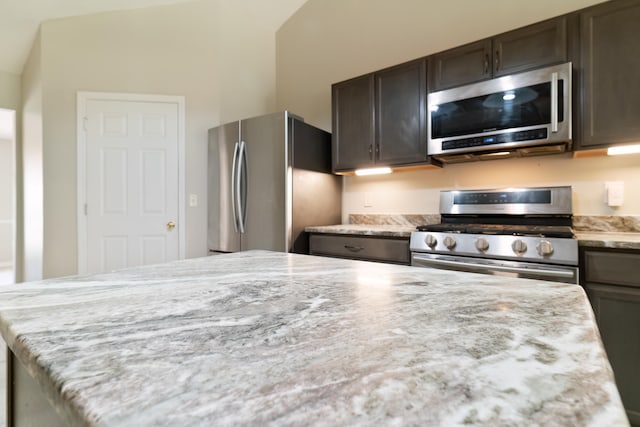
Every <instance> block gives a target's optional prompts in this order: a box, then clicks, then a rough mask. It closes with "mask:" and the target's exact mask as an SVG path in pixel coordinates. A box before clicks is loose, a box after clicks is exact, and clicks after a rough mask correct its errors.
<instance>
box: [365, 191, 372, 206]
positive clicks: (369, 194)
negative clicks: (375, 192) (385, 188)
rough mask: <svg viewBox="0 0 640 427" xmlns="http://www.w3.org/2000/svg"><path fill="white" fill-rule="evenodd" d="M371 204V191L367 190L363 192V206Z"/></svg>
mask: <svg viewBox="0 0 640 427" xmlns="http://www.w3.org/2000/svg"><path fill="white" fill-rule="evenodd" d="M372 206H373V203H372V202H371V193H369V192H367V193H364V207H365V208H370V207H372Z"/></svg>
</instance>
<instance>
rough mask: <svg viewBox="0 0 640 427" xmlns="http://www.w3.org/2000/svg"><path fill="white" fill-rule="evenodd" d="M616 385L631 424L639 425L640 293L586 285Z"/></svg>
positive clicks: (635, 289)
mask: <svg viewBox="0 0 640 427" xmlns="http://www.w3.org/2000/svg"><path fill="white" fill-rule="evenodd" d="M585 288H586V290H587V293H588V294H589V299H590V300H591V304H592V306H593V311H594V313H595V315H596V320H597V322H598V328H599V329H600V336H601V337H602V343H603V344H604V348H605V350H606V351H607V357H608V358H609V362H611V367H612V368H613V372H614V374H615V378H616V384H617V386H618V390H619V391H620V396H621V397H622V402H623V404H624V407H625V409H626V411H627V416H628V417H629V420H630V421H631V422H632V423H633V424H640V369H639V368H638V364H639V363H640V289H637V288H627V287H624V286H605V285H596V284H590V283H587V284H586V285H585Z"/></svg>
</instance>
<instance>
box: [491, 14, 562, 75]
mask: <svg viewBox="0 0 640 427" xmlns="http://www.w3.org/2000/svg"><path fill="white" fill-rule="evenodd" d="M493 49H494V58H493V71H494V77H498V76H506V75H509V74H513V73H519V72H521V71H525V70H530V69H533V68H540V67H543V66H546V65H553V64H559V63H562V62H566V61H567V18H566V17H561V18H554V19H550V20H548V21H543V22H540V23H537V24H533V25H529V26H528V27H524V28H520V29H518V30H514V31H510V32H508V33H505V34H501V35H499V36H497V37H495V38H494V41H493Z"/></svg>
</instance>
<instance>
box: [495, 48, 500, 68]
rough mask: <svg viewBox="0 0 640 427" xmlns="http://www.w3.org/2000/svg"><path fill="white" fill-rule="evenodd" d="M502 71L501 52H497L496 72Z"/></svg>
mask: <svg viewBox="0 0 640 427" xmlns="http://www.w3.org/2000/svg"><path fill="white" fill-rule="evenodd" d="M499 69H500V51H499V50H496V71H498V70H499Z"/></svg>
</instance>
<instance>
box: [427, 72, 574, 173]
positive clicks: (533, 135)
mask: <svg viewBox="0 0 640 427" xmlns="http://www.w3.org/2000/svg"><path fill="white" fill-rule="evenodd" d="M428 106H429V114H428V126H429V127H428V129H429V134H428V135H429V136H428V150H429V154H430V155H432V156H434V157H435V158H436V159H439V160H441V161H442V162H445V163H453V162H460V161H469V160H481V159H489V158H497V157H509V156H529V155H539V154H550V153H560V152H564V151H567V150H569V149H571V63H570V62H569V63H565V64H560V65H555V66H552V67H546V68H541V69H537V70H534V71H528V72H524V73H519V74H514V75H510V76H504V77H499V78H495V79H491V80H485V81H482V82H479V83H473V84H470V85H466V86H461V87H456V88H453V89H447V90H443V91H439V92H433V93H430V94H429V96H428Z"/></svg>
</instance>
